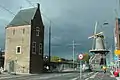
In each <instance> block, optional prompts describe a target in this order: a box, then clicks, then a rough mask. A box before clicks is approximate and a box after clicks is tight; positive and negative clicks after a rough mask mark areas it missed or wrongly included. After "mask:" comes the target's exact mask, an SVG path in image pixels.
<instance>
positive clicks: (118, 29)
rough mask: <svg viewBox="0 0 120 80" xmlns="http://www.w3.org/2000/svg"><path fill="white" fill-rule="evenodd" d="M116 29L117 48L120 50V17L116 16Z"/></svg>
mask: <svg viewBox="0 0 120 80" xmlns="http://www.w3.org/2000/svg"><path fill="white" fill-rule="evenodd" d="M114 30H115V31H114V38H115V40H114V41H115V49H117V50H120V18H116V25H115V29H114ZM119 58H120V56H119Z"/></svg>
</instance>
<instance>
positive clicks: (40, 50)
mask: <svg viewBox="0 0 120 80" xmlns="http://www.w3.org/2000/svg"><path fill="white" fill-rule="evenodd" d="M39 55H42V43H39Z"/></svg>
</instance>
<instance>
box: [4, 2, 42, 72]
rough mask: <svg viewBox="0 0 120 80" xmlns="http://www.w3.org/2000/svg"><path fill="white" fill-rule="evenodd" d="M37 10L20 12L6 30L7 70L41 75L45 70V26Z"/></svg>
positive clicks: (38, 9)
mask: <svg viewBox="0 0 120 80" xmlns="http://www.w3.org/2000/svg"><path fill="white" fill-rule="evenodd" d="M39 7H40V5H39V4H38V7H37V8H29V9H24V10H20V11H19V12H18V13H17V15H16V16H15V17H14V19H13V20H12V21H11V22H10V23H9V25H8V26H7V27H6V28H5V29H6V40H5V65H4V68H5V70H8V71H9V72H16V73H41V72H42V70H43V53H44V25H43V22H42V17H41V13H40V8H39Z"/></svg>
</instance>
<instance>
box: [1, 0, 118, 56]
mask: <svg viewBox="0 0 120 80" xmlns="http://www.w3.org/2000/svg"><path fill="white" fill-rule="evenodd" d="M30 1H31V2H32V4H33V5H35V6H36V3H37V2H40V3H41V9H42V10H41V11H42V18H43V22H44V25H45V54H47V53H48V27H49V26H50V23H49V20H48V19H46V17H45V16H44V15H46V16H47V17H48V18H49V19H50V20H52V22H53V23H52V45H57V46H52V54H53V55H59V56H62V55H63V56H64V57H66V56H69V57H71V56H72V55H71V54H72V47H68V46H66V45H67V44H71V43H72V40H73V39H74V40H75V41H76V42H77V43H82V45H81V46H76V52H79V53H80V52H84V51H88V50H89V49H91V45H92V43H91V42H92V40H88V37H89V36H91V35H92V34H93V31H94V25H95V21H99V25H102V24H103V23H104V21H105V20H107V21H108V22H109V25H108V27H107V26H106V27H104V28H103V29H104V32H105V35H106V36H107V38H108V39H107V41H108V42H109V43H111V42H113V34H112V30H113V27H114V24H115V22H114V20H115V13H114V9H115V8H117V6H116V1H115V0H30ZM0 5H3V6H5V7H6V8H8V9H10V10H11V11H12V12H14V13H15V14H16V13H17V12H18V11H19V10H20V7H21V6H22V7H23V8H29V7H32V6H31V5H30V4H29V3H28V2H27V1H26V0H11V1H10V2H8V1H7V0H1V1H0ZM0 11H1V13H0V15H2V17H0V29H3V28H4V27H5V25H6V24H8V23H9V22H10V21H11V20H12V19H13V17H14V15H11V14H9V13H8V12H7V11H5V10H3V9H0ZM43 14H44V15H43ZM100 30H101V28H100V27H98V31H100ZM2 31H3V30H2ZM0 34H4V32H2V33H0ZM3 39H4V38H3V37H0V40H1V41H2V40H3ZM58 45H59V46H58ZM0 46H3V44H1V45H0Z"/></svg>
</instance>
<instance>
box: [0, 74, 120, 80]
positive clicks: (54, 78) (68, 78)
mask: <svg viewBox="0 0 120 80" xmlns="http://www.w3.org/2000/svg"><path fill="white" fill-rule="evenodd" d="M79 76H80V74H79V73H75V72H74V73H51V74H50V73H49V74H48V73H47V74H39V75H38V74H35V75H8V76H5V75H3V76H1V75H0V80H120V78H119V79H117V78H115V77H114V76H111V74H110V73H109V72H107V73H105V74H104V73H103V72H86V73H82V79H80V77H79Z"/></svg>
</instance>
